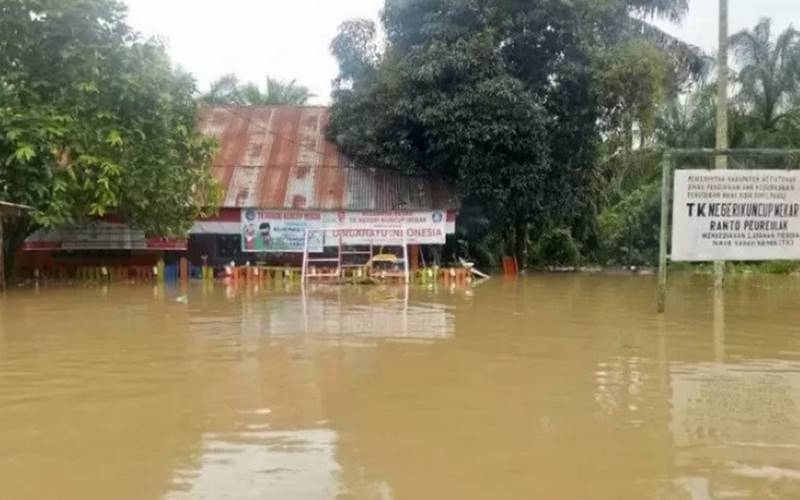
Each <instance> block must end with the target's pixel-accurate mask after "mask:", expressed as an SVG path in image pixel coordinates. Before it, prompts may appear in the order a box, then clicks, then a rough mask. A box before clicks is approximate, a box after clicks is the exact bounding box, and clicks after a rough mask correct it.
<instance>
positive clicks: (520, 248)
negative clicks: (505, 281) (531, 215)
mask: <svg viewBox="0 0 800 500" xmlns="http://www.w3.org/2000/svg"><path fill="white" fill-rule="evenodd" d="M514 257H516V258H517V266H519V269H520V270H524V269H525V268H527V267H528V223H527V222H521V221H518V222H517V223H516V224H514Z"/></svg>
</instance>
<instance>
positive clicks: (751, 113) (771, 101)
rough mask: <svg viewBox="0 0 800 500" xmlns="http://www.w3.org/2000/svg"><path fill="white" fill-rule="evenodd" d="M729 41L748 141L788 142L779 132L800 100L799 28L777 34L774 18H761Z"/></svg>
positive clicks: (763, 142)
mask: <svg viewBox="0 0 800 500" xmlns="http://www.w3.org/2000/svg"><path fill="white" fill-rule="evenodd" d="M730 45H731V48H732V49H733V51H734V54H735V56H736V63H737V66H738V75H737V77H736V82H737V83H738V86H739V93H738V96H737V97H736V105H737V107H738V108H739V109H740V110H741V111H742V114H743V116H744V117H745V120H746V123H745V125H746V126H747V131H746V134H747V137H746V138H745V140H746V142H747V143H748V145H752V146H761V147H763V146H786V145H787V144H780V143H781V142H782V137H781V134H780V133H779V132H780V128H781V126H782V123H781V122H782V121H783V120H784V119H787V118H791V116H790V115H792V113H791V111H792V110H793V109H794V108H793V105H794V104H796V103H797V101H796V99H797V90H798V83H799V82H800V32H798V31H796V30H795V29H794V28H791V27H789V28H787V29H786V30H785V31H784V32H783V33H781V34H780V35H778V36H777V38H774V37H773V33H772V21H771V20H770V19H762V20H761V21H760V22H759V23H758V24H757V25H756V26H755V27H754V28H753V29H752V30H743V31H740V32H739V33H736V34H734V35H733V36H731V39H730ZM790 125H791V124H790Z"/></svg>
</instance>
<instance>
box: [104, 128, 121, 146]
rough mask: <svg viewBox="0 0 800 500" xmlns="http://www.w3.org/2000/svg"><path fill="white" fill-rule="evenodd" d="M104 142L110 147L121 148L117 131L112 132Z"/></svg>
mask: <svg viewBox="0 0 800 500" xmlns="http://www.w3.org/2000/svg"><path fill="white" fill-rule="evenodd" d="M106 142H107V143H108V144H110V145H111V146H115V147H116V146H122V136H121V135H120V133H119V131H118V130H112V131H110V132H109V133H108V135H107V136H106Z"/></svg>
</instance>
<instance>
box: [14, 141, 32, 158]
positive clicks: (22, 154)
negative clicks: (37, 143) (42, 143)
mask: <svg viewBox="0 0 800 500" xmlns="http://www.w3.org/2000/svg"><path fill="white" fill-rule="evenodd" d="M34 157H36V150H35V149H33V146H31V145H30V144H24V143H23V144H22V145H21V146H19V147H18V148H17V150H16V151H14V158H16V159H17V160H18V161H22V162H28V161H30V160H32V159H33V158H34Z"/></svg>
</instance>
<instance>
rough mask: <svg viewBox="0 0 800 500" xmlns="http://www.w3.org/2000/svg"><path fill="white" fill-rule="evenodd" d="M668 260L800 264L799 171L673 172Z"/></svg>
mask: <svg viewBox="0 0 800 500" xmlns="http://www.w3.org/2000/svg"><path fill="white" fill-rule="evenodd" d="M674 193H675V194H674V201H673V206H672V255H671V257H672V260H673V261H711V260H795V259H798V260H800V171H786V170H677V171H676V172H675V190H674Z"/></svg>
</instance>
